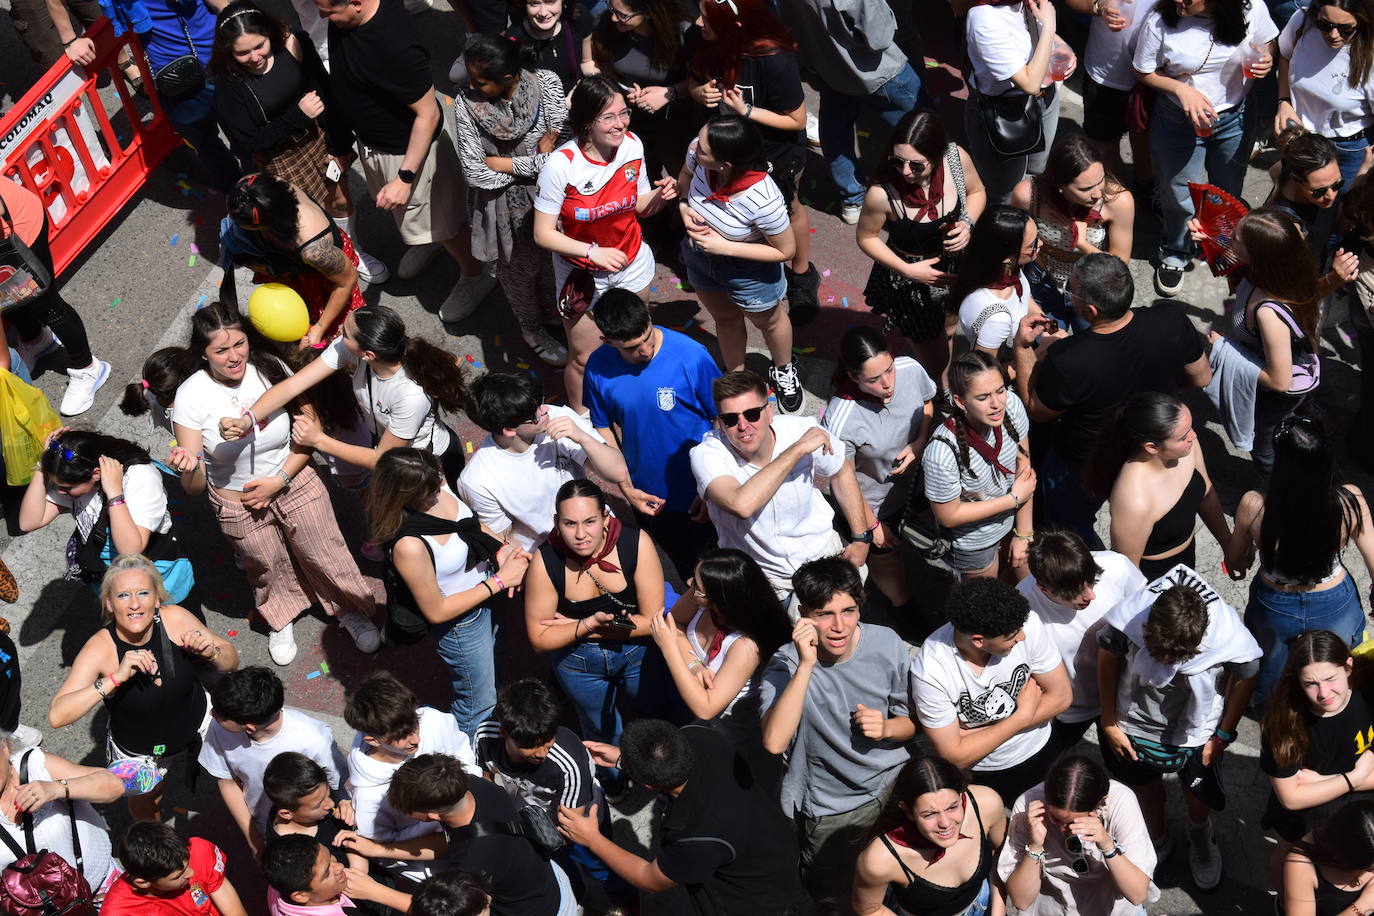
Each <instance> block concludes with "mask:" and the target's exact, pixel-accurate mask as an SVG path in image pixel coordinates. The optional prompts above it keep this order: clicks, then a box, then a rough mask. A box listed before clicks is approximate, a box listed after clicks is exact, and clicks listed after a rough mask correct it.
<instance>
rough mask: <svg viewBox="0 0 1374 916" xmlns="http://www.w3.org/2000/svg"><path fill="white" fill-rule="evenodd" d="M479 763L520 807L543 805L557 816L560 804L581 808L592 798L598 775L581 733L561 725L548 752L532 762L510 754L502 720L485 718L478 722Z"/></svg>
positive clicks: (552, 815) (554, 816)
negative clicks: (541, 759)
mask: <svg viewBox="0 0 1374 916" xmlns="http://www.w3.org/2000/svg"><path fill="white" fill-rule="evenodd" d="M477 765H478V766H480V767H481V768H482V770H483V771H484V772H486V773H490V774H491V776H492V779H493V780H494V781H495V782H496V784H497V785H499V786H501V787H502V788H503V789H505V790H506V791H507V792H508V793H510V797H511V799H512V800H513V801H514V802H515V804H516V806H517V807H518V806H522V805H543V806H544V807H546V808H547V809H548V812H549V816H550V817H553V818H554V819H557V817H558V806H559V805H567V806H568V807H569V808H582V807H585V806H586V805H588V804H590V803H591V802H592V801H593V797H592V795H593V792H592V790H593V789H594V788H595V787H596V777H595V776H593V775H592V756H591V754H589V753H588V752H587V749H586V748H585V747H583V746H582V742H581V741H580V740H579V739H578V737H577V736H576V735H574V734H573V733H572V731H571V730H569V729H568V728H565V727H564V726H561V725H560V726H559V727H558V734H557V735H556V736H555V737H554V742H553V745H552V746H551V747H550V748H549V751H548V756H546V757H545V758H544V759H543V761H542V762H540V763H537V764H529V763H526V762H524V761H523V760H512V759H511V758H510V755H508V754H507V753H506V739H505V737H504V736H503V735H502V734H501V723H499V722H497V721H496V720H495V719H486V720H484V721H483V722H482V723H481V724H479V725H478V726H477Z"/></svg>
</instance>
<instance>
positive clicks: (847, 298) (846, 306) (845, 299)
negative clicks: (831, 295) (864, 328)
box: [844, 296, 849, 308]
mask: <svg viewBox="0 0 1374 916" xmlns="http://www.w3.org/2000/svg"><path fill="white" fill-rule="evenodd" d="M844 307H845V308H849V297H848V296H845V297H844Z"/></svg>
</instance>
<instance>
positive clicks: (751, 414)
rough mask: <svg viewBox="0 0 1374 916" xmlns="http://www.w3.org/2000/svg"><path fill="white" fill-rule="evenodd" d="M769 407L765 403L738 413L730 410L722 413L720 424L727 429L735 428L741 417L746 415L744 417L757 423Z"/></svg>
mask: <svg viewBox="0 0 1374 916" xmlns="http://www.w3.org/2000/svg"><path fill="white" fill-rule="evenodd" d="M767 409H768V405H767V404H764V405H762V406H760V407H750V408H749V409H748V410H741V411H739V412H738V413H735V412H730V413H723V414H720V415H719V419H720V425H721V426H723V427H725V428H726V429H734V428H735V427H736V426H739V418H740V417H744V419H746V420H748V421H749V422H750V423H757V422H759V417H761V416H763V412H764V411H765V410H767Z"/></svg>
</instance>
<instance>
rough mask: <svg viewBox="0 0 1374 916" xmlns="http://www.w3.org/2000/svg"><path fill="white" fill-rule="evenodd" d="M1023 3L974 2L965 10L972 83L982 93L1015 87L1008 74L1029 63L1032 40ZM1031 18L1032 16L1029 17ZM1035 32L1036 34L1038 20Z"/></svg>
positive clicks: (991, 92)
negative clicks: (995, 3)
mask: <svg viewBox="0 0 1374 916" xmlns="http://www.w3.org/2000/svg"><path fill="white" fill-rule="evenodd" d="M1022 7H1023V4H1021V3H1015V4H1012V5H1011V6H992V5H984V6H975V7H974V8H973V9H971V10H969V11H968V18H967V19H966V20H965V23H964V34H965V35H966V36H967V38H968V59H969V64H970V66H972V68H973V84H974V87H975V88H976V89H977V90H978V91H979V92H981V93H983V94H984V95H1001V94H1002V93H1004V92H1006V91H1008V90H1010V89H1014V88H1015V87H1016V84H1015V83H1013V82H1012V81H1011V78H1012V77H1013V76H1014V75H1016V74H1017V73H1019V72H1020V71H1021V69H1022V68H1023V67H1025V66H1026V64H1028V63H1030V59H1031V55H1032V54H1033V53H1034V51H1035V41H1034V39H1033V38H1032V37H1031V33H1030V31H1029V30H1028V29H1027V27H1026V18H1027V17H1026V14H1025V13H1024V12H1023V11H1022ZM1032 21H1034V20H1032ZM1036 25H1037V31H1036V35H1037V37H1038V35H1039V24H1038V23H1037V24H1036Z"/></svg>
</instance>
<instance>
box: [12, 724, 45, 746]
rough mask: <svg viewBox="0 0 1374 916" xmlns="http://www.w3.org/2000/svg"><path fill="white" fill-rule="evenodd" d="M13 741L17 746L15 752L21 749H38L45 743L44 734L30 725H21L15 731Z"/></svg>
mask: <svg viewBox="0 0 1374 916" xmlns="http://www.w3.org/2000/svg"><path fill="white" fill-rule="evenodd" d="M11 740H12V741H13V742H14V744H15V748H14V749H15V750H19V748H21V747H38V745H40V744H42V743H43V733H42V732H40V731H39V730H38V729H36V728H34V727H32V726H30V725H20V726H19V727H17V728H16V729H15V730H14V735H13V737H12V738H11Z"/></svg>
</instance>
